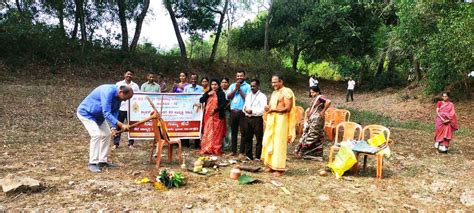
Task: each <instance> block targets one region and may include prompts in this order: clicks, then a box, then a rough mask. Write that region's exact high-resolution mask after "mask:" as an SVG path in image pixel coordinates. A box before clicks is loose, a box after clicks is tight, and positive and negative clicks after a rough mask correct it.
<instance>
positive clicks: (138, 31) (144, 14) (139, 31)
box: [130, 0, 150, 52]
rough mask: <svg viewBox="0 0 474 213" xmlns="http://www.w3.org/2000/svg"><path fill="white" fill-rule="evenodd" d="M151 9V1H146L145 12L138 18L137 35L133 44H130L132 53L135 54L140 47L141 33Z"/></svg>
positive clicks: (144, 3) (134, 36) (144, 4)
mask: <svg viewBox="0 0 474 213" xmlns="http://www.w3.org/2000/svg"><path fill="white" fill-rule="evenodd" d="M149 7H150V0H145V1H144V2H143V10H142V12H141V13H140V15H138V17H137V27H136V28H135V35H133V39H132V44H130V52H135V50H136V49H137V45H138V39H139V38H140V33H141V31H142V25H143V20H145V16H146V13H147V11H148V8H149Z"/></svg>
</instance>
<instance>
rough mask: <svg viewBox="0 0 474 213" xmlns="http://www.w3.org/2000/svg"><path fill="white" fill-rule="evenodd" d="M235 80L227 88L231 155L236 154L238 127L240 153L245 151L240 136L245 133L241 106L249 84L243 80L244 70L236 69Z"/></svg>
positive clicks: (248, 90)
mask: <svg viewBox="0 0 474 213" xmlns="http://www.w3.org/2000/svg"><path fill="white" fill-rule="evenodd" d="M235 78H236V82H235V83H233V84H231V85H230V87H229V89H228V90H227V94H226V95H227V100H229V101H230V129H231V150H232V155H233V156H235V155H237V134H238V131H239V127H240V135H241V138H240V154H242V155H243V154H244V153H245V144H244V143H242V141H243V140H242V138H243V137H244V135H245V125H244V124H245V114H244V112H243V111H242V108H243V107H244V104H245V97H246V96H247V94H248V93H249V92H250V85H249V84H248V83H247V82H245V71H243V70H241V71H237V74H236V75H235Z"/></svg>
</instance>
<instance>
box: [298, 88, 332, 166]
mask: <svg viewBox="0 0 474 213" xmlns="http://www.w3.org/2000/svg"><path fill="white" fill-rule="evenodd" d="M310 94H311V97H312V98H313V100H312V101H311V107H310V108H308V109H307V110H306V113H305V114H306V117H305V124H304V128H303V135H302V136H301V138H300V142H299V144H298V145H297V146H296V150H295V155H296V158H298V159H301V158H304V159H311V160H319V161H322V157H323V141H324V114H325V113H326V110H327V109H328V108H329V106H330V105H331V100H329V99H327V98H326V97H325V96H323V95H321V90H320V89H319V87H318V86H312V87H311V88H310Z"/></svg>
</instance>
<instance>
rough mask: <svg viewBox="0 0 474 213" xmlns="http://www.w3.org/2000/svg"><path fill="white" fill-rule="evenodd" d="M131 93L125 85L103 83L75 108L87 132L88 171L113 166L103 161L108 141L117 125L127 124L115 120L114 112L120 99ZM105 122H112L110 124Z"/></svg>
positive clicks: (116, 112)
mask: <svg viewBox="0 0 474 213" xmlns="http://www.w3.org/2000/svg"><path fill="white" fill-rule="evenodd" d="M132 96H133V89H132V88H131V87H129V86H120V87H119V86H116V85H114V84H104V85H101V86H99V87H97V88H95V89H94V90H93V91H92V92H91V93H90V94H89V95H88V96H87V97H86V98H85V99H84V100H83V101H82V102H81V104H80V105H79V107H78V108H77V117H78V118H79V120H80V121H81V122H82V124H84V126H85V127H86V130H87V132H88V133H89V135H90V136H91V140H90V147H89V166H88V168H89V171H91V172H101V167H108V168H111V167H116V166H115V165H113V164H111V163H107V156H108V154H109V143H110V139H111V135H115V130H116V129H117V127H119V128H121V129H122V130H124V131H128V129H129V125H126V124H123V123H122V122H120V121H119V120H118V112H119V108H120V104H121V103H122V101H126V100H128V99H130V98H131V97H132ZM107 122H109V123H110V124H111V125H112V128H110V127H109V124H108V123H107ZM111 129H112V130H111Z"/></svg>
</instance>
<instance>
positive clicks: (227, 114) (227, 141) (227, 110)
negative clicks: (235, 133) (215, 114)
mask: <svg viewBox="0 0 474 213" xmlns="http://www.w3.org/2000/svg"><path fill="white" fill-rule="evenodd" d="M229 82H230V81H229V78H227V77H224V78H222V79H221V89H222V91H223V92H224V93H225V94H227V90H228V89H229V85H230V84H229ZM226 99H227V98H226ZM225 120H226V126H227V127H226V129H227V133H226V134H225V138H224V144H222V151H229V150H230V139H231V131H230V122H229V121H230V103H229V101H228V100H227V104H226V108H225Z"/></svg>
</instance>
